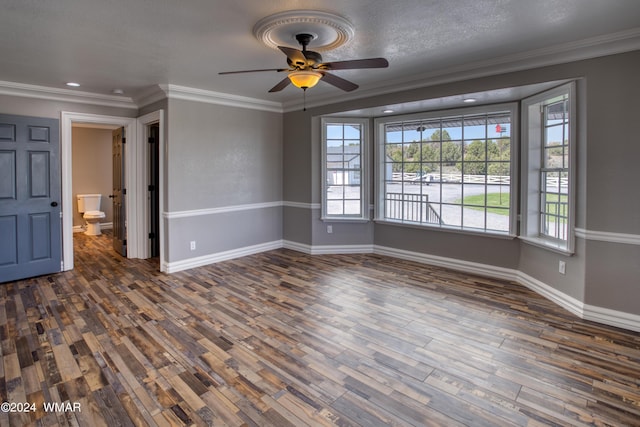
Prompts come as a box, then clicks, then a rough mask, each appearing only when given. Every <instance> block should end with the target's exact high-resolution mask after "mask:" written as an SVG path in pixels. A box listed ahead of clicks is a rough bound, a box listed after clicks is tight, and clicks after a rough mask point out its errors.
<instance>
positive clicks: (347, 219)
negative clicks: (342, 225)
mask: <svg viewBox="0 0 640 427" xmlns="http://www.w3.org/2000/svg"><path fill="white" fill-rule="evenodd" d="M320 221H322V222H348V223H352V224H354V223H355V224H366V223H367V222H371V220H369V219H368V218H362V217H353V218H350V217H333V216H330V217H321V218H320Z"/></svg>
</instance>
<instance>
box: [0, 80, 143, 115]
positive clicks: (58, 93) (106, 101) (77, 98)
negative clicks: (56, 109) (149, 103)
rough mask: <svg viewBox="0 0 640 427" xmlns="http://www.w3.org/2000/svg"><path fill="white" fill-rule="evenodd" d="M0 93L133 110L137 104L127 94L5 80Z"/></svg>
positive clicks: (0, 83)
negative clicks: (84, 90) (93, 91)
mask: <svg viewBox="0 0 640 427" xmlns="http://www.w3.org/2000/svg"><path fill="white" fill-rule="evenodd" d="M0 95H9V96H19V97H23V98H36V99H47V100H51V101H62V102H73V103H79V104H91V105H101V106H105V107H116V108H131V109H134V110H137V109H138V105H136V104H135V103H134V102H133V100H132V99H131V98H130V97H127V96H119V95H103V94H99V93H92V92H83V91H78V90H72V89H61V88H55V87H47V86H38V85H30V84H24V83H15V82H6V81H0Z"/></svg>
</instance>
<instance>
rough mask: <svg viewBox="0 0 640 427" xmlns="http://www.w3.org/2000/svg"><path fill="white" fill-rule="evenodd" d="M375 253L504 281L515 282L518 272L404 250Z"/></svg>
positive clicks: (382, 249)
mask: <svg viewBox="0 0 640 427" xmlns="http://www.w3.org/2000/svg"><path fill="white" fill-rule="evenodd" d="M374 253H375V254H378V255H386V256H390V257H393V258H400V259H405V260H408V261H415V262H419V263H421V264H428V265H435V266H437V267H444V268H450V269H452V270H458V271H464V272H466V273H472V274H477V275H480V276H488V277H493V278H496V279H502V280H512V281H513V280H515V278H516V273H517V270H513V269H511V268H504V267H496V266H493V265H487V264H480V263H477V262H471V261H463V260H459V259H455V258H446V257H441V256H437V255H430V254H424V253H420V252H413V251H406V250H404V249H396V248H390V247H387V246H379V245H375V246H374Z"/></svg>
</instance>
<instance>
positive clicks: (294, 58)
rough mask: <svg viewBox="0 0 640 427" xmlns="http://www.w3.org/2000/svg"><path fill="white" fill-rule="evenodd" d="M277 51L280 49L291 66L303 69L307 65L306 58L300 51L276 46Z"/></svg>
mask: <svg viewBox="0 0 640 427" xmlns="http://www.w3.org/2000/svg"><path fill="white" fill-rule="evenodd" d="M278 49H280V50H281V51H282V52H283V53H284V54H285V55H287V58H289V61H290V62H291V65H292V66H294V67H304V66H305V65H307V58H306V57H305V56H304V54H303V53H302V51H301V50H298V49H294V48H292V47H287V46H278Z"/></svg>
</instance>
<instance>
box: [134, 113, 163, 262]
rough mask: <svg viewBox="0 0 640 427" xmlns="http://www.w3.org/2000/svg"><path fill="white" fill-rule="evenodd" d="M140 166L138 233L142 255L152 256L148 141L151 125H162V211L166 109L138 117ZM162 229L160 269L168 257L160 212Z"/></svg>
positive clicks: (160, 194)
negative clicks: (150, 244)
mask: <svg viewBox="0 0 640 427" xmlns="http://www.w3.org/2000/svg"><path fill="white" fill-rule="evenodd" d="M137 120H138V141H140V143H139V144H138V150H137V151H138V153H137V154H138V159H139V162H138V168H136V172H137V174H138V177H137V180H138V191H137V193H136V199H137V201H138V206H139V207H140V209H138V210H137V212H136V213H137V215H138V216H137V219H138V224H140V226H141V230H140V233H138V235H137V236H136V237H137V238H138V247H139V248H140V258H143V259H146V258H149V257H150V255H151V253H150V247H149V238H148V236H149V225H150V213H149V212H150V209H149V203H150V202H149V198H148V191H149V190H148V184H149V150H148V144H147V143H146V141H148V138H149V131H148V128H149V125H151V124H154V123H158V126H159V128H160V134H159V138H158V139H159V141H158V152H159V157H158V172H159V178H158V189H157V191H158V200H159V206H160V212H162V211H163V206H164V195H165V188H164V187H165V186H164V173H165V168H164V156H165V151H164V150H165V135H164V110H157V111H153V112H151V113H149V114H145V115H144V116H141V117H138V119H137ZM160 216H161V218H160V221H159V222H160V224H159V225H160V229H159V232H158V234H159V235H158V240H159V245H160V254H159V256H160V267H159V268H160V271H164V270H162V266H163V265H164V261H165V246H164V236H165V234H166V233H165V231H166V230H165V223H164V221H162V214H160Z"/></svg>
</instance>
